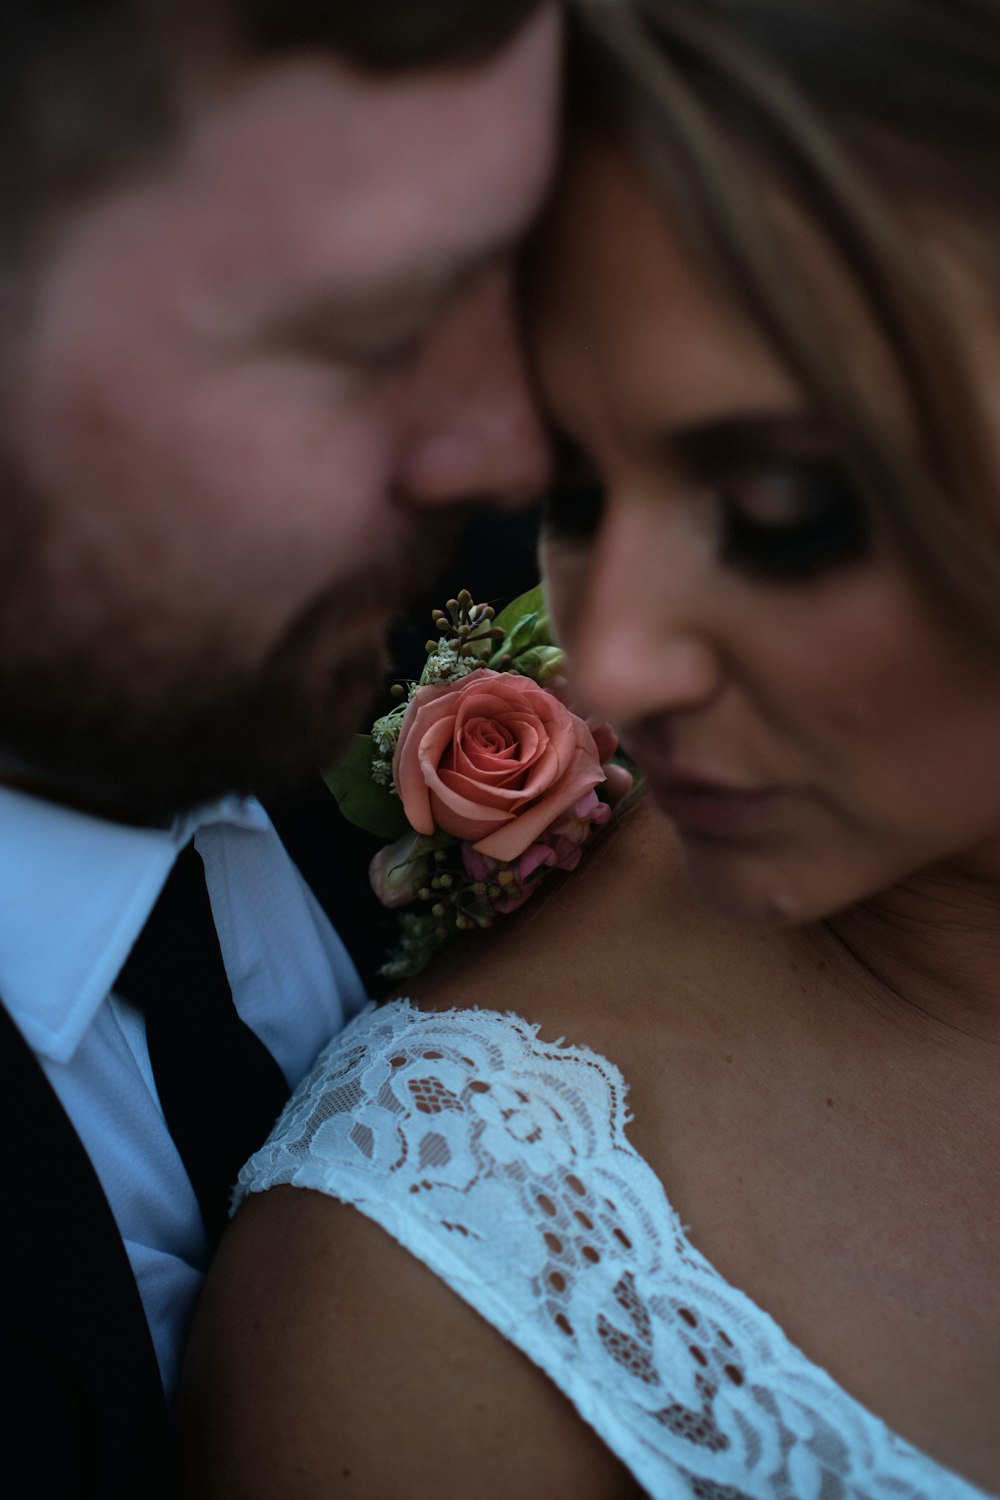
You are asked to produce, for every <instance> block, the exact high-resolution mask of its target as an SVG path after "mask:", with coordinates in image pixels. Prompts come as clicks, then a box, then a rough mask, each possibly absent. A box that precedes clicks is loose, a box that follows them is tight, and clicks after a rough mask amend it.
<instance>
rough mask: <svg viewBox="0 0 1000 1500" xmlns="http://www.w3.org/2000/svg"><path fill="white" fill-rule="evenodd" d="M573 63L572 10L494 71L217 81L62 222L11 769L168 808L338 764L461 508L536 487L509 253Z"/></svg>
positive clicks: (18, 417) (20, 410)
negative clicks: (407, 603) (562, 63)
mask: <svg viewBox="0 0 1000 1500" xmlns="http://www.w3.org/2000/svg"><path fill="white" fill-rule="evenodd" d="M558 43H559V27H558V20H557V17H556V15H555V13H554V10H553V9H552V8H551V7H549V6H546V7H543V9H542V10H541V11H540V13H539V14H538V15H537V16H536V17H535V18H534V19H532V20H531V21H530V22H529V23H528V25H527V26H526V27H525V28H524V29H523V31H522V32H520V33H519V34H518V36H517V37H516V38H515V39H514V40H513V41H512V42H511V43H510V44H509V45H508V46H507V47H506V48H505V49H504V50H503V51H502V52H501V53H499V54H497V55H496V56H495V57H494V58H492V59H490V60H488V61H487V62H486V63H485V64H483V65H482V66H477V67H475V68H469V69H459V70H448V71H445V72H441V73H426V74H415V75H401V76H397V77H393V78H391V79H383V78H378V77H369V76H367V75H362V74H359V73H357V72H356V71H354V70H352V69H349V68H347V67H346V66H342V65H340V64H338V63H337V61H336V60H335V59H333V58H324V59H318V58H317V59H308V58H303V59H292V60H288V61H282V62H281V63H279V64H275V65H272V66H268V67H264V68H258V69H255V70H253V71H248V70H247V69H246V68H245V67H242V68H241V67H239V66H237V65H236V63H235V61H234V60H233V59H222V60H220V63H219V66H217V67H216V68H215V69H214V71H211V72H210V80H209V81H208V82H206V80H205V78H202V79H201V80H200V83H199V87H198V88H197V89H193V90H192V92H191V100H190V109H189V118H188V120H187V125H186V130H185V132H184V134H183V137H182V138H181V139H180V140H179V141H178V143H177V145H176V149H175V150H174V151H173V152H172V153H171V154H170V155H169V157H168V158H167V159H166V160H165V161H164V162H163V163H162V164H161V166H160V168H159V169H158V170H157V172H156V173H155V174H154V175H150V176H148V177H146V178H144V179H142V180H140V181H137V182H129V183H128V184H124V185H122V186H120V187H118V188H115V189H111V190H109V191H108V193H107V194H106V195H105V196H103V197H102V198H100V199H99V200H98V201H93V202H91V203H89V204H88V205H87V207H86V208H85V209H84V210H83V211H81V212H80V213H79V215H78V216H77V217H76V218H75V219H74V220H73V221H72V222H71V223H69V224H68V225H66V226H65V231H64V233H63V234H62V235H61V236H60V238H59V242H58V244H57V246H56V248H55V251H54V253H53V254H52V256H51V258H50V260H49V262H48V263H47V264H46V265H45V267H44V270H43V272H42V274H41V278H40V285H39V289H38V295H37V305H36V315H35V317H34V319H33V322H32V326H31V328H30V330H29V335H28V338H27V340H26V345H25V347H24V349H23V351H22V358H21V378H20V379H19V381H18V382H17V389H18V397H17V410H16V411H15V413H14V415H13V418H12V421H11V424H10V430H11V432H12V433H13V434H14V435H15V437H14V441H15V443H16V452H15V455H14V464H15V467H16V473H17V479H18V481H19V484H18V488H17V491H16V493H17V495H18V503H19V510H18V512H17V513H16V515H15V519H16V520H17V521H18V522H19V524H18V525H17V526H16V528H15V525H14V523H13V521H12V525H11V528H10V533H9V536H10V537H11V538H13V539H11V540H9V542H8V548H9V550H8V554H7V556H6V557H5V559H4V565H5V573H6V574H7V575H8V577H9V580H10V582H9V586H8V587H7V588H6V589H5V603H4V607H3V610H2V612H0V680H2V681H3V683H4V690H3V691H4V697H5V700H6V701H8V703H11V702H13V703H16V704H17V705H18V706H17V709H16V712H15V714H14V715H13V722H12V723H11V724H9V726H8V729H7V730H6V732H5V733H6V750H7V754H6V760H7V764H8V767H9V768H11V769H12V770H22V771H23V770H25V769H27V770H28V771H29V772H32V773H34V774H36V775H38V776H40V777H42V778H43V779H45V778H47V779H48V780H49V781H50V783H51V784H53V786H55V787H58V786H59V785H60V784H62V785H63V786H64V787H66V788H67V789H70V790H74V789H75V791H76V792H77V794H78V795H80V796H81V797H82V798H83V799H84V800H86V799H88V798H89V799H91V800H96V801H100V800H102V799H103V800H105V801H106V800H108V799H110V798H113V797H115V796H118V797H122V798H124V799H125V800H126V801H127V800H128V799H129V798H131V799H132V800H133V801H135V802H136V803H138V804H140V805H143V804H144V805H145V806H147V807H148V806H151V805H156V804H157V801H158V802H159V803H163V802H166V803H168V804H171V803H172V804H174V805H177V804H179V803H182V802H184V801H190V800H192V798H193V797H194V796H204V795H208V794H210V793H212V792H217V791H222V790H226V789H231V788H232V787H233V785H234V784H237V783H238V784H240V785H247V784H248V783H250V782H256V781H257V780H258V779H259V778H261V777H263V778H264V779H266V778H267V776H268V775H269V774H272V773H274V772H281V771H289V770H291V771H297V770H301V769H303V768H304V767H308V768H310V769H311V768H314V767H316V766H317V765H320V764H322V763H323V762H324V761H329V759H330V758H331V756H332V755H333V753H335V751H336V750H337V748H338V747H339V745H340V744H341V743H342V742H343V740H344V738H345V736H346V735H347V734H348V733H349V732H350V731H352V730H353V729H354V728H355V727H356V725H357V722H358V720H359V718H360V715H361V713H362V710H363V708H364V706H365V703H366V700H367V697H368V695H369V693H370V692H371V690H372V686H373V684H374V683H375V682H377V679H378V675H379V669H380V666H381V660H382V639H383V636H384V632H385V626H386V622H387V620H388V618H389V616H390V614H391V613H392V612H393V610H394V609H396V608H397V607H398V606H399V605H400V603H401V602H402V601H403V600H404V599H405V598H406V597H408V596H409V595H410V594H411V593H412V592H413V591H414V590H415V589H416V588H417V587H418V586H419V585H420V584H422V583H424V582H425V581H426V577H427V574H428V572H429V570H430V565H431V561H432V560H437V558H438V557H439V556H440V554H441V552H442V550H443V549H444V548H445V546H446V543H447V539H448V536H449V535H450V532H451V530H452V526H453V521H452V519H451V517H450V515H449V512H450V511H451V510H452V509H453V508H454V507H456V506H457V505H460V504H464V503H466V502H468V501H469V500H471V499H487V500H490V501H492V502H495V503H499V504H518V503H521V502H523V501H525V500H526V499H528V498H529V497H531V496H532V495H534V494H535V493H536V492H537V491H538V489H539V487H540V486H541V485H542V484H543V483H544V480H545V477H546V474H547V470H548V454H547V447H546V441H545V436H544V433H543V431H542V429H541V426H540V423H539V420H538V418H537V415H536V412H535V409H534V405H533V403H532V399H531V395H530V391H529V387H528V382H527V377H526V371H525V367H524V361H523V355H522V350H521V347H520V342H519V336H518V327H517V320H516V316H515V311H514V307H513V301H512V294H511V267H510V251H511V247H512V246H513V244H514V243H515V242H516V241H517V239H518V238H519V237H520V235H521V234H522V233H523V232H524V230H525V228H526V227H527V225H528V224H529V222H530V221H531V219H532V217H533V215H534V213H535V210H536V208H537V206H538V204H539V201H540V199H541V196H542V194H543V192H544V189H545V185H546V181H547V178H548V175H549V170H550V164H551V157H552V145H553V128H554V112H555V102H556V93H557V78H558V66H557V54H558ZM456 143H460V146H458V147H456ZM164 787H166V790H164Z"/></svg>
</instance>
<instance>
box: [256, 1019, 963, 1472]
mask: <svg viewBox="0 0 1000 1500" xmlns="http://www.w3.org/2000/svg"><path fill="white" fill-rule="evenodd" d="M625 1094H626V1088H625V1085H624V1082H623V1080H622V1077H621V1075H620V1073H619V1072H618V1070H617V1068H615V1067H614V1066H613V1064H611V1063H609V1062H607V1061H606V1060H605V1059H604V1058H603V1057H601V1056H599V1055H598V1054H596V1053H594V1052H591V1051H589V1050H587V1049H586V1048H582V1047H574V1046H569V1045H566V1044H564V1043H555V1044H551V1043H547V1042H543V1041H540V1040H539V1039H538V1036H537V1028H535V1027H533V1026H531V1025H529V1024H528V1023H527V1022H526V1021H524V1020H523V1019H521V1018H520V1017H518V1016H515V1015H500V1014H498V1013H496V1012H493V1011H481V1010H468V1011H465V1010H463V1011H448V1012H444V1013H440V1014H432V1013H427V1012H422V1011H417V1010H414V1009H413V1008H412V1007H411V1006H410V1005H409V1003H408V1002H407V1001H403V1000H397V1001H393V1002H392V1003H391V1004H389V1005H387V1006H384V1007H382V1008H381V1009H375V1008H374V1007H372V1008H369V1009H368V1010H367V1011H366V1012H364V1013H363V1014H362V1015H361V1016H359V1017H358V1018H357V1019H356V1020H355V1021H354V1022H352V1024H351V1025H350V1026H348V1027H347V1029H346V1030H345V1031H344V1032H342V1033H341V1035H340V1036H339V1037H337V1038H336V1039H335V1040H334V1041H333V1042H332V1043H331V1044H330V1046H329V1047H328V1048H327V1049H326V1051H325V1052H324V1053H323V1054H321V1056H320V1058H319V1059H318V1060H317V1062H316V1064H315V1065H314V1067H313V1069H312V1070H311V1072H310V1073H309V1074H308V1075H307V1077H306V1078H305V1079H304V1080H303V1081H302V1083H301V1084H300V1085H299V1088H298V1089H297V1090H296V1092H295V1094H294V1095H293V1097H292V1099H291V1100H290V1101H289V1104H288V1106H287V1108H286V1109H285V1112H284V1114H283V1115H282V1117H281V1119H280V1120H279V1122H278V1124H277V1126H276V1127H275V1130H274V1132H273V1133H272V1135H271V1137H270V1139H269V1140H268V1142H267V1143H266V1145H265V1146H264V1147H263V1148H262V1149H261V1150H260V1151H259V1152H258V1153H257V1154H256V1156H254V1157H253V1158H252V1159H251V1160H250V1161H249V1162H248V1163H247V1165H246V1167H244V1169H243V1171H242V1173H241V1174H240V1180H239V1185H238V1187H237V1192H236V1201H237V1202H238V1201H239V1200H240V1198H242V1197H243V1196H244V1195H245V1194H246V1193H256V1192H263V1191H265V1190H266V1189H267V1188H270V1187H273V1186H275V1185H276V1184H278V1183H291V1184H294V1185H297V1186H300V1187H308V1188H313V1189H316V1190H318V1191H320V1192H323V1193H327V1194H329V1195H330V1196H332V1197H335V1198H338V1199H340V1200H342V1201H344V1202H346V1203H351V1204H354V1205H355V1206H356V1207H357V1208H358V1209H360V1210H361V1212H363V1213H364V1214H366V1215H367V1216H368V1217H370V1218H372V1219H374V1220H375V1221H376V1222H377V1223H379V1224H380V1225H382V1227H383V1228H384V1229H386V1230H387V1231H388V1233H389V1234H391V1235H392V1236H393V1237H394V1238H395V1239H397V1240H398V1241H399V1242H400V1243H401V1244H402V1245H404V1246H405V1247H406V1248H407V1249H408V1250H409V1251H410V1252H411V1253H412V1254H413V1255H415V1256H416V1257H417V1258H418V1259H420V1260H422V1261H423V1262H424V1263H425V1264H426V1265H428V1266H429V1267H430V1268H431V1269H432V1270H433V1271H434V1272H435V1273H436V1274H437V1275H438V1276H440V1277H441V1278H442V1279H443V1280H444V1281H445V1282H447V1283H448V1284H449V1285H450V1286H451V1287H452V1288H453V1289H454V1290H455V1291H456V1292H457V1293H458V1294H459V1295H460V1296H461V1297H463V1298H464V1299H465V1300H466V1301H467V1302H468V1303H469V1304H470V1305H471V1306H472V1307H474V1308H475V1309H476V1310H477V1311H478V1312H479V1313H480V1314H481V1315H482V1316H483V1317H484V1318H485V1319H486V1320H487V1321H488V1322H490V1323H492V1324H493V1325H494V1327H496V1328H497V1329H499V1331H500V1332H501V1333H503V1334H504V1335H505V1336H506V1337H507V1338H508V1339H509V1340H510V1341H511V1342H512V1343H514V1344H515V1345H517V1346H518V1347H519V1348H520V1349H522V1350H523V1351H524V1353H525V1354H526V1355H527V1356H528V1357H529V1358H530V1359H532V1360H533V1361H534V1362H535V1363H536V1364H537V1365H538V1366H540V1368H541V1369H543V1370H544V1371H545V1372H546V1373H547V1374H548V1376H549V1377H550V1378H551V1379H552V1380H553V1381H554V1382H555V1383H556V1384H557V1385H558V1386H559V1387H560V1388H561V1389H562V1390H563V1391H564V1392H565V1393H566V1395H567V1396H568V1397H569V1398H570V1400H571V1401H573V1402H574V1404H575V1405H576V1407H577V1409H578V1411H579V1412H580V1414H581V1416H582V1417H583V1418H584V1420H585V1421H587V1422H589V1423H590V1425H591V1426H592V1427H593V1428H594V1429H595V1430H596V1431H597V1432H598V1433H599V1434H600V1436H601V1437H602V1438H603V1440H604V1442H605V1443H606V1444H607V1445H608V1447H609V1448H611V1449H612V1450H613V1452H615V1453H616V1454H617V1455H618V1456H619V1458H620V1459H621V1460H622V1462H623V1463H625V1464H626V1465H627V1466H628V1468H629V1469H631V1471H632V1472H633V1474H634V1475H635V1477H636V1479H637V1480H638V1481H639V1483H640V1484H641V1485H642V1486H643V1487H644V1488H645V1489H646V1490H647V1491H648V1492H649V1494H650V1495H652V1496H660V1497H668V1496H669V1497H676V1496H683V1495H689V1496H693V1497H695V1500H890V1497H891V1500H918V1497H920V1500H974V1497H978V1500H982V1497H983V1492H982V1491H981V1490H979V1489H977V1488H975V1487H974V1486H972V1485H970V1484H969V1483H967V1482H966V1481H964V1480H962V1479H960V1478H959V1477H958V1476H957V1475H955V1474H953V1473H951V1472H949V1471H948V1470H945V1469H943V1468H941V1466H940V1465H938V1464H937V1463H935V1462H934V1461H933V1460H931V1459H930V1458H928V1457H927V1456H926V1455H925V1454H922V1453H920V1452H918V1450H917V1449H915V1448H914V1447H912V1446H911V1445H910V1444H909V1443H907V1442H905V1441H904V1440H903V1439H902V1438H900V1437H898V1436H896V1435H895V1434H894V1433H892V1432H890V1431H889V1429H888V1428H887V1427H886V1426H885V1425H884V1423H882V1422H881V1421H880V1420H879V1419H878V1418H876V1417H875V1416H873V1415H872V1414H871V1413H870V1412H868V1411H867V1410H866V1409H865V1408H864V1407H862V1406H861V1405H859V1403H858V1402H856V1401H855V1400H854V1399H853V1398H852V1397H850V1396H849V1395H847V1393H846V1392H845V1391H844V1390H842V1389H841V1387H839V1386H838V1385H837V1384H836V1383H835V1382H834V1381H833V1380H831V1378H830V1377H829V1376H828V1375H826V1374H825V1373H824V1372H823V1371H822V1370H821V1369H820V1368H819V1367H818V1366H816V1365H814V1364H812V1363H811V1362H810V1361H809V1360H808V1359H807V1358H806V1356H805V1355H804V1354H802V1353H801V1352H800V1351H799V1350H798V1349H796V1348H795V1347H794V1346H793V1345H791V1344H790V1343H789V1341H788V1340H787V1339H786V1338H785V1336H784V1334H783V1333H782V1332H781V1330H780V1329H779V1328H778V1327H777V1325H776V1324H775V1323H774V1322H773V1320H772V1319H771V1318H770V1317H769V1315H768V1314H767V1313H765V1312H763V1311H762V1310H761V1309H760V1308H758V1307H757V1306H756V1305H755V1304H754V1303H753V1302H751V1301H750V1299H749V1298H748V1297H746V1296H745V1295H744V1294H743V1293H742V1292H740V1291H739V1290H738V1289H737V1288H735V1287H733V1286H731V1285H730V1284H729V1283H728V1282H726V1281H725V1280H724V1279H723V1278H722V1277H721V1276H720V1275H719V1274H718V1273H717V1272H716V1271H715V1270H714V1269H713V1267H712V1266H711V1265H710V1264H709V1263H708V1262H707V1261H706V1260H705V1258H704V1257H703V1256H702V1255H701V1254H700V1253H699V1252H698V1251H697V1250H695V1249H694V1247H693V1246H692V1245H691V1244H690V1243H689V1241H688V1240H687V1238H686V1237H685V1234H684V1231H683V1228H682V1226H681V1224H680V1221H679V1220H678V1218H677V1215H676V1214H675V1212H674V1211H673V1209H672V1208H671V1206H670V1204H669V1202H668V1201H667V1198H666V1196H665V1194H664V1191H663V1187H662V1184H661V1183H660V1181H659V1178H658V1177H657V1176H656V1175H655V1173H654V1172H653V1171H652V1169H651V1168H650V1167H649V1166H648V1165H647V1163H646V1162H645V1161H644V1160H643V1158H642V1157H640V1156H639V1155H638V1153H637V1152H635V1151H634V1150H633V1149H632V1147H631V1146H630V1145H629V1143H628V1141H627V1139H626V1137H625V1126H626V1124H627V1123H628V1114H627V1110H626V1104H625Z"/></svg>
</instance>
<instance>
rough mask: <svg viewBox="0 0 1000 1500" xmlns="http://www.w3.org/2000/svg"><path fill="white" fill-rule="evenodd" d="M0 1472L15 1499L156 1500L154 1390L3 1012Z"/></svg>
mask: <svg viewBox="0 0 1000 1500" xmlns="http://www.w3.org/2000/svg"><path fill="white" fill-rule="evenodd" d="M0 1141H2V1143H3V1144H2V1153H3V1154H2V1158H0V1160H2V1167H0V1172H2V1184H3V1225H2V1229H0V1454H2V1459H0V1469H2V1473H3V1481H2V1484H3V1492H4V1493H5V1494H7V1495H10V1496H12V1497H13V1496H16V1497H17V1500H84V1497H86V1500H165V1497H166V1496H168V1495H169V1494H170V1493H171V1492H172V1489H173V1484H172V1476H171V1466H170V1465H171V1460H170V1446H169V1441H168V1425H167V1415H166V1407H165V1402H164V1397H163V1388H162V1385H161V1383H160V1376H159V1369H158V1366H157V1363H156V1355H155V1353H154V1350H153V1344H152V1339H151V1337H150V1334H149V1328H148V1326H147V1323H146V1318H145V1315H144V1313H143V1308H142V1302H141V1300H140V1297H139V1292H138V1288H137V1287H136V1284H135V1278H134V1277H133V1275H132V1269H131V1266H130V1265H129V1261H128V1256H127V1255H126V1252H125V1247H124V1245H123V1244H122V1240H121V1237H120V1235H119V1233H118V1229H117V1226H116V1224H115V1220H114V1217H113V1215H112V1213H111V1209H110V1208H109V1207H108V1202H107V1199H106V1198H105V1196H104V1192H103V1190H102V1188H101V1185H100V1182H99V1181H98V1179H97V1175H96V1173H95V1172H94V1169H93V1167H92V1166H91V1164H90V1159H89V1158H88V1156H87V1154H86V1152H85V1151H84V1149H83V1146H82V1145H81V1144H80V1140H79V1137H78V1136H77V1134H76V1132H75V1131H74V1129H73V1127H72V1125H71V1124H70V1122H69V1120H68V1118H67V1116H66V1114H65V1113H64V1111H63V1109H62V1106H61V1105H60V1103H59V1101H58V1099H57V1098H56V1095H55V1094H54V1092H53V1091H52V1088H51V1086H50V1085H49V1082H48V1080H47V1079H46V1077H45V1075H44V1073H43V1072H42V1070H41V1068H40V1067H39V1066H38V1063H37V1062H36V1060H35V1057H34V1055H33V1053H32V1052H31V1049H30V1048H29V1047H28V1046H27V1044H26V1043H25V1041H24V1039H23V1037H22V1036H21V1034H20V1032H19V1031H18V1029H17V1027H16V1026H15V1025H14V1023H13V1021H12V1020H11V1019H10V1017H9V1016H8V1014H7V1012H6V1010H4V1009H3V1007H2V1006H0Z"/></svg>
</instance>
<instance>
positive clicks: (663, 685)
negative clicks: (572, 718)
mask: <svg viewBox="0 0 1000 1500" xmlns="http://www.w3.org/2000/svg"><path fill="white" fill-rule="evenodd" d="M653 503H654V504H655V502H653ZM658 522H659V523H660V524H657V523H658ZM554 576H555V575H554ZM569 587H570V588H572V589H573V592H574V593H575V596H576V597H575V598H574V599H569V600H567V601H566V607H565V615H566V619H567V620H568V622H569V628H568V630H564V632H563V633H564V636H565V638H566V640H565V643H566V645H567V648H568V651H569V658H570V674H571V677H572V681H573V684H574V688H575V695H576V697H577V699H578V700H579V702H580V704H581V706H583V707H585V708H586V709H587V711H588V712H590V713H595V714H599V715H600V716H601V717H602V718H606V719H608V720H610V721H611V723H613V724H616V725H618V726H620V727H627V726H628V725H629V724H632V723H637V722H639V721H640V720H642V719H645V718H648V717H649V716H655V715H657V714H663V713H678V712H682V711H685V710H689V711H690V710H693V709H696V708H699V707H701V706H702V705H704V704H705V703H707V702H708V701H709V700H710V699H711V698H712V697H713V696H714V694H715V693H716V692H717V691H718V689H719V686H720V683H721V680H722V675H723V658H722V653H721V651H720V648H719V643H718V640H717V638H716V634H715V632H714V630H713V628H712V624H711V619H710V610H709V597H708V588H709V587H710V582H709V580H708V578H707V576H706V568H705V565H704V548H703V545H702V540H701V538H700V537H698V536H697V535H695V536H693V537H687V538H686V537H685V536H684V535H683V527H668V526H666V525H664V524H662V517H657V515H656V513H655V511H652V512H650V513H649V514H647V515H646V516H640V517H638V518H637V517H629V516H625V517H624V518H623V519H621V520H619V519H617V518H616V516H615V514H614V510H613V508H612V510H611V513H610V515H609V517H608V520H607V521H606V523H605V525H604V527H603V528H602V531H601V534H600V536H599V537H598V539H597V541H596V543H595V545H594V548H593V552H592V555H591V557H590V561H589V565H588V566H587V567H586V568H585V570H584V572H583V577H582V578H580V577H578V578H577V580H576V585H575V587H574V586H573V585H569ZM553 602H554V603H555V604H556V605H557V606H558V601H557V600H554V601H553ZM556 613H557V617H558V614H559V610H558V607H557V610H556Z"/></svg>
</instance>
